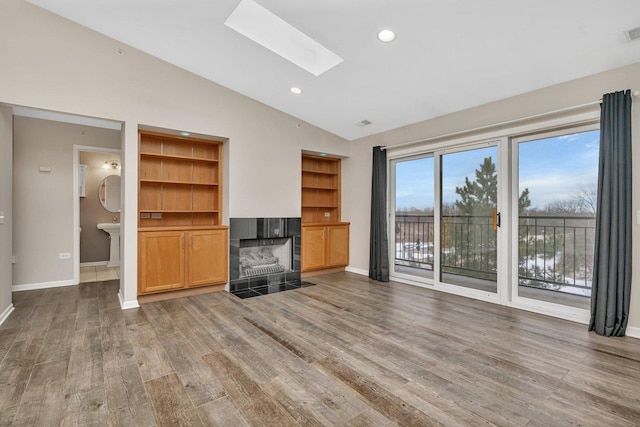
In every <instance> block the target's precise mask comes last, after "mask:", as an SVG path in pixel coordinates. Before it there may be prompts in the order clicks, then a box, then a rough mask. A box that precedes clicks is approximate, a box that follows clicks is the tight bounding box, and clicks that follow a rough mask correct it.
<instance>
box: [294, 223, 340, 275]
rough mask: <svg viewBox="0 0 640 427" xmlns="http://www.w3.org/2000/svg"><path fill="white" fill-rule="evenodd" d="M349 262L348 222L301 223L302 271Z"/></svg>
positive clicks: (333, 266)
mask: <svg viewBox="0 0 640 427" xmlns="http://www.w3.org/2000/svg"><path fill="white" fill-rule="evenodd" d="M348 264H349V223H348V222H342V223H335V224H326V225H325V224H322V225H317V224H315V225H302V271H303V272H305V271H313V270H322V269H325V268H335V267H345V266H347V265H348Z"/></svg>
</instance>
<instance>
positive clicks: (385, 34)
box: [378, 30, 396, 43]
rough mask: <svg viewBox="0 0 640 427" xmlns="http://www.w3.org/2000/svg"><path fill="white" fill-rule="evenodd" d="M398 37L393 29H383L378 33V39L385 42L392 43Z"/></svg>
mask: <svg viewBox="0 0 640 427" xmlns="http://www.w3.org/2000/svg"><path fill="white" fill-rule="evenodd" d="M395 39H396V33H394V32H393V31H391V30H381V31H380V32H379V33H378V40H380V41H381V42H383V43H391V42H392V41H394V40H395Z"/></svg>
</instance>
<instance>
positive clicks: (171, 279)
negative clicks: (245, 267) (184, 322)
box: [138, 131, 229, 295]
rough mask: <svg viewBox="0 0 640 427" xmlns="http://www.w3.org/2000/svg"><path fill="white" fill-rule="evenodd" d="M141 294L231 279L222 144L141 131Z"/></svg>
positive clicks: (139, 181) (139, 209)
mask: <svg viewBox="0 0 640 427" xmlns="http://www.w3.org/2000/svg"><path fill="white" fill-rule="evenodd" d="M139 137H140V139H139V144H140V146H139V153H140V158H139V168H138V231H139V233H138V248H139V254H138V263H139V265H138V275H139V277H138V294H139V295H144V294H150V293H157V292H166V291H174V290H179V289H185V288H191V287H194V286H207V285H217V286H218V287H219V286H221V285H223V284H224V283H226V282H227V279H228V242H229V237H228V227H227V226H224V225H222V223H221V221H222V164H221V162H222V143H221V142H218V141H214V140H207V139H199V138H190V137H181V136H178V135H168V134H162V133H156V132H147V131H140V134H139Z"/></svg>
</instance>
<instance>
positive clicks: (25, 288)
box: [11, 279, 78, 292]
mask: <svg viewBox="0 0 640 427" xmlns="http://www.w3.org/2000/svg"><path fill="white" fill-rule="evenodd" d="M72 285H76V286H77V285H78V284H77V283H74V282H73V279H69V280H58V281H56V282H42V283H27V284H25V285H13V286H12V287H11V291H12V292H20V291H32V290H34V289H47V288H59V287H60V286H72Z"/></svg>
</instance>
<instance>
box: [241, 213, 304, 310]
mask: <svg viewBox="0 0 640 427" xmlns="http://www.w3.org/2000/svg"><path fill="white" fill-rule="evenodd" d="M300 224H301V223H300V218H231V219H230V221H229V238H230V240H229V291H230V292H231V293H233V294H234V295H236V296H238V297H241V298H248V297H252V296H259V295H266V294H271V293H275V292H281V291H285V290H290V289H297V288H300V287H303V286H308V285H310V284H309V283H305V282H302V281H301V280H300V237H301V225H300Z"/></svg>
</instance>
